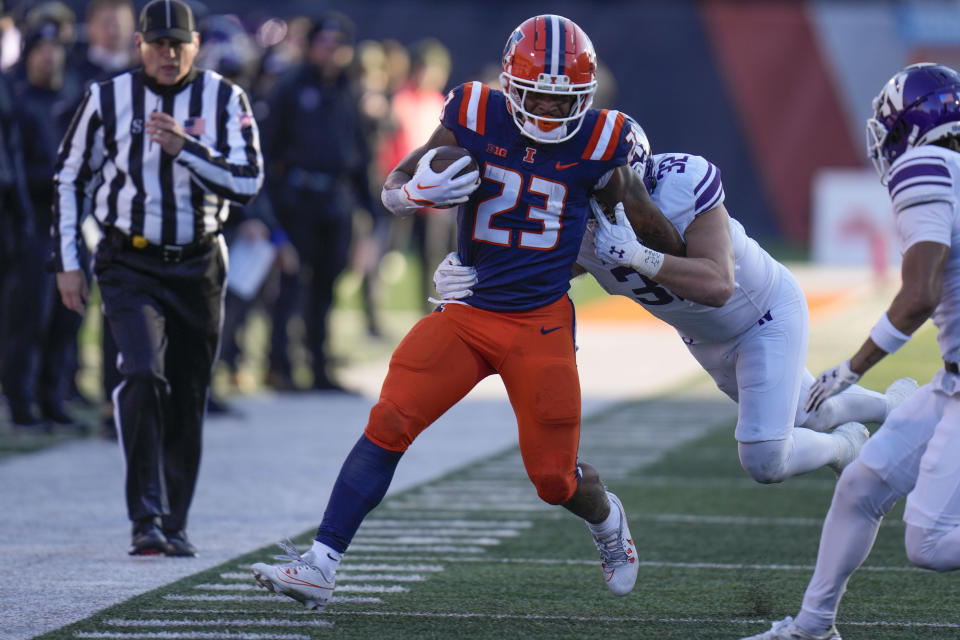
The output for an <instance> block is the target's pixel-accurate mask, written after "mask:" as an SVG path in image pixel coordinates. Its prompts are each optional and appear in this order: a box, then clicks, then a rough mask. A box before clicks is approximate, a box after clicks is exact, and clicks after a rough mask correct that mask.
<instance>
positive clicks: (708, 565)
mask: <svg viewBox="0 0 960 640" xmlns="http://www.w3.org/2000/svg"><path fill="white" fill-rule="evenodd" d="M400 559H403V560H412V561H415V560H417V559H418V558H417V557H416V556H405V557H402V558H400ZM433 559H434V560H439V561H442V562H475V563H487V564H546V565H570V566H593V565H595V564H596V563H597V562H599V560H563V559H560V558H491V557H469V556H450V557H440V558H433ZM638 564H639V565H640V566H641V567H648V568H651V569H665V568H669V569H719V570H724V571H739V570H750V571H782V570H785V571H813V569H814V565H812V564H809V565H807V564H734V563H722V562H654V561H640V562H639V563H638ZM857 571H877V572H881V573H882V572H910V573H929V571H927V570H926V569H920V568H919V567H908V566H903V567H894V566H862V567H860V568H859V569H857Z"/></svg>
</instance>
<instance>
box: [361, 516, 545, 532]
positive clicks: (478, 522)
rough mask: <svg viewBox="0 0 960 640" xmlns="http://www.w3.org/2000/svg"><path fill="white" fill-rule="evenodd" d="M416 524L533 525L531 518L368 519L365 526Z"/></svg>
mask: <svg viewBox="0 0 960 640" xmlns="http://www.w3.org/2000/svg"><path fill="white" fill-rule="evenodd" d="M410 524H416V525H418V526H421V527H457V528H463V529H473V528H475V527H507V528H510V529H526V528H529V527H532V526H533V522H531V521H530V520H415V519H412V518H411V519H404V520H386V519H383V520H380V519H377V520H367V521H366V522H364V523H363V526H364V527H405V526H407V525H410Z"/></svg>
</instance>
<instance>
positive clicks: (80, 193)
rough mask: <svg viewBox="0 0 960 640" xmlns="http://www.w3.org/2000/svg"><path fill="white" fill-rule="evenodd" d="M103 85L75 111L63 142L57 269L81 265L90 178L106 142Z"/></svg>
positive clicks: (57, 180) (57, 172)
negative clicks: (83, 218)
mask: <svg viewBox="0 0 960 640" xmlns="http://www.w3.org/2000/svg"><path fill="white" fill-rule="evenodd" d="M100 114H101V110H100V86H99V85H97V84H93V85H91V86H90V89H89V90H88V91H87V93H86V95H85V96H84V97H83V101H82V102H81V103H80V106H79V107H77V111H76V112H75V113H74V116H73V120H72V121H71V123H70V127H69V128H68V129H67V133H66V135H64V138H63V140H62V141H61V142H60V149H59V151H58V153H57V164H56V167H55V168H54V175H53V184H54V197H53V208H52V211H51V216H52V222H51V234H52V235H53V265H54V267H55V269H56V270H57V271H74V270H76V269H80V268H81V265H80V256H79V253H78V251H77V233H78V229H79V223H80V216H81V214H82V212H83V199H84V193H85V189H84V187H85V186H86V184H87V182H88V181H89V180H90V178H91V177H92V175H93V171H94V164H93V163H94V162H96V156H97V155H99V154H98V153H97V147H98V146H102V138H103V121H102V120H101V115H100Z"/></svg>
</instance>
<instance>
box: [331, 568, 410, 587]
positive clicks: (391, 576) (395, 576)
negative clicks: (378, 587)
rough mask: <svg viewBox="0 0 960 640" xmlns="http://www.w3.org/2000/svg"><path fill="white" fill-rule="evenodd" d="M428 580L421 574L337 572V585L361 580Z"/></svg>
mask: <svg viewBox="0 0 960 640" xmlns="http://www.w3.org/2000/svg"><path fill="white" fill-rule="evenodd" d="M425 579H426V578H424V577H423V576H421V575H420V574H419V573H404V574H401V573H351V572H349V571H338V572H337V584H340V582H341V581H344V580H346V581H353V580H359V581H361V582H364V581H367V582H423V581H424V580H425Z"/></svg>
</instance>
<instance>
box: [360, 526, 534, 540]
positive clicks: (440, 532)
mask: <svg viewBox="0 0 960 640" xmlns="http://www.w3.org/2000/svg"><path fill="white" fill-rule="evenodd" d="M518 535H520V532H519V531H517V530H516V529H441V528H439V527H438V528H432V527H431V528H424V529H413V528H408V527H397V528H394V529H388V528H383V529H376V530H374V531H364V530H363V528H361V529H360V531H359V532H358V533H357V537H362V536H369V537H373V536H377V537H379V536H462V537H469V536H481V537H482V536H488V537H489V536H499V537H503V538H512V537H514V536H518Z"/></svg>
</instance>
